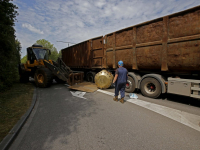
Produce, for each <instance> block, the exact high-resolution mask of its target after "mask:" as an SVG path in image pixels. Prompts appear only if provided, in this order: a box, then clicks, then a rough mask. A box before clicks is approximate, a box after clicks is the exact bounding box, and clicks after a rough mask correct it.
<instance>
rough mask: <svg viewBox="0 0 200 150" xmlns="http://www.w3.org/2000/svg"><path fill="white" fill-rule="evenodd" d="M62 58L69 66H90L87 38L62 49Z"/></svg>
mask: <svg viewBox="0 0 200 150" xmlns="http://www.w3.org/2000/svg"><path fill="white" fill-rule="evenodd" d="M62 59H63V62H64V63H65V64H66V65H67V66H69V67H70V68H90V67H91V60H90V48H89V40H88V41H84V42H82V43H79V44H76V45H73V46H70V47H67V48H65V49H62Z"/></svg>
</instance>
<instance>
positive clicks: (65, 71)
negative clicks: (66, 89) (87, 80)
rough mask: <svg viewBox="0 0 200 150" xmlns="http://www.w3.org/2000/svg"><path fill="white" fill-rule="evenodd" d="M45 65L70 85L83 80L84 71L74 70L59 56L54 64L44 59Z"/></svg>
mask: <svg viewBox="0 0 200 150" xmlns="http://www.w3.org/2000/svg"><path fill="white" fill-rule="evenodd" d="M43 62H44V64H45V66H46V67H47V68H48V69H49V70H50V71H51V72H52V73H53V74H54V75H55V76H56V77H58V78H59V79H61V80H63V81H66V82H67V83H68V84H69V85H74V84H76V83H81V82H83V76H84V73H83V72H80V71H72V70H71V69H70V68H69V67H68V66H66V65H65V64H64V62H63V61H62V60H61V59H60V58H58V60H57V62H54V61H52V62H53V64H51V63H49V62H48V61H46V60H44V61H43Z"/></svg>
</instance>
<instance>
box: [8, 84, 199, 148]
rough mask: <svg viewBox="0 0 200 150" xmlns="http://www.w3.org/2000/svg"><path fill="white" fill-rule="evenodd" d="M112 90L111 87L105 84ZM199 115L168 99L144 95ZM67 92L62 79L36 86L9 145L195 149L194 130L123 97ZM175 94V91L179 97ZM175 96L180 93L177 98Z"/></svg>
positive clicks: (197, 143) (197, 109)
mask: <svg viewBox="0 0 200 150" xmlns="http://www.w3.org/2000/svg"><path fill="white" fill-rule="evenodd" d="M109 90H113V89H109ZM138 95H139V98H140V99H143V100H145V101H151V102H153V103H157V104H160V105H165V106H168V107H172V108H174V109H180V110H184V111H187V112H190V113H193V114H197V115H200V107H199V106H198V103H197V104H196V105H195V106H191V105H189V104H185V103H179V102H177V101H176V97H175V98H174V99H173V96H172V97H171V99H172V100H171V99H169V98H163V99H160V100H159V99H158V100H154V99H148V98H144V97H142V96H141V95H140V94H138ZM84 97H85V98H87V99H82V98H78V97H73V96H72V94H71V93H70V90H69V89H68V88H67V87H66V86H65V85H61V84H60V85H58V84H54V85H52V86H51V88H45V89H40V88H38V100H37V103H36V106H35V108H34V110H33V112H32V114H31V116H30V117H29V119H28V121H27V122H26V124H25V126H24V127H23V128H22V130H21V132H20V134H19V135H18V137H17V139H16V140H15V141H14V143H13V144H12V146H11V147H10V149H11V150H32V149H33V150H36V149H37V150H76V149H77V150H107V149H108V150H110V149H111V150H114V149H115V150H133V149H134V150H161V149H162V150H165V149H166V150H169V149H170V150H188V149H190V150H199V149H200V142H199V140H200V132H198V131H196V130H194V129H192V128H190V127H188V126H185V125H183V124H181V123H178V122H176V121H174V120H171V119H169V118H167V117H164V116H162V115H160V114H158V113H155V112H153V111H150V110H148V109H145V108H143V107H140V106H137V105H134V104H132V103H129V102H125V103H124V104H121V103H120V102H114V101H113V100H112V97H111V96H109V95H106V94H103V93H100V92H94V93H87V94H86V95H84ZM179 98H180V97H179ZM180 99H181V98H180Z"/></svg>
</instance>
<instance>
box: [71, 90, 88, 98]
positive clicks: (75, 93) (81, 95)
mask: <svg viewBox="0 0 200 150" xmlns="http://www.w3.org/2000/svg"><path fill="white" fill-rule="evenodd" d="M70 92H71V93H72V95H73V96H76V97H79V98H83V99H87V98H85V97H83V96H84V95H85V93H86V92H80V91H76V92H72V91H70Z"/></svg>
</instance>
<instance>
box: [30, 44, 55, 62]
mask: <svg viewBox="0 0 200 150" xmlns="http://www.w3.org/2000/svg"><path fill="white" fill-rule="evenodd" d="M50 54H51V52H50V50H48V49H46V48H43V47H42V46H41V45H32V47H29V48H27V59H28V60H29V61H30V64H32V63H34V60H39V59H42V60H44V59H45V60H49V55H50Z"/></svg>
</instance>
